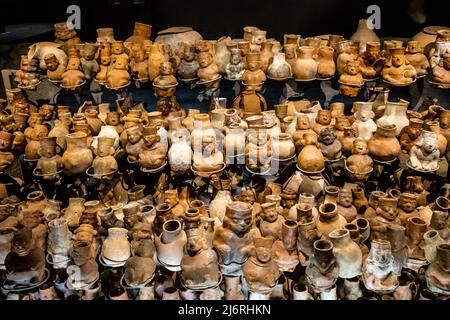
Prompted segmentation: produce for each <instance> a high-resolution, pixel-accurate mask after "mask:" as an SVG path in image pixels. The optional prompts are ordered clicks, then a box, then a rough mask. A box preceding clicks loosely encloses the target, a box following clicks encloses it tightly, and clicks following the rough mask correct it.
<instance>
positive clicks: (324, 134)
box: [319, 127, 337, 146]
mask: <svg viewBox="0 0 450 320" xmlns="http://www.w3.org/2000/svg"><path fill="white" fill-rule="evenodd" d="M336 138H337V136H336V134H335V133H334V130H333V128H331V127H326V128H323V129H322V130H321V131H320V135H319V141H320V142H322V143H323V144H325V145H327V146H328V145H331V144H332V143H333V142H334V141H335V140H336Z"/></svg>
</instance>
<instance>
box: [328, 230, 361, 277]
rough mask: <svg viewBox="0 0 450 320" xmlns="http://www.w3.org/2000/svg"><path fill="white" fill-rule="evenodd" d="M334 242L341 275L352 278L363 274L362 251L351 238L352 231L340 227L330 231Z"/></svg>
mask: <svg viewBox="0 0 450 320" xmlns="http://www.w3.org/2000/svg"><path fill="white" fill-rule="evenodd" d="M329 237H330V240H331V242H333V245H334V247H333V253H334V255H335V257H336V261H337V263H338V266H339V277H340V278H343V279H350V278H353V277H357V276H359V275H360V274H361V265H362V252H361V249H360V248H359V246H358V245H357V244H356V243H355V242H353V240H352V239H351V238H350V232H349V231H348V230H345V229H338V230H334V231H332V232H330V234H329Z"/></svg>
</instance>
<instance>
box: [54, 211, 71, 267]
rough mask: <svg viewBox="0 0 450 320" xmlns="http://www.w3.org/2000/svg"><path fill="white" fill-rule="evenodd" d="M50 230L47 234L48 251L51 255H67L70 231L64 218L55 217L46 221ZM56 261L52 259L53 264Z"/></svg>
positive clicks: (69, 244)
mask: <svg viewBox="0 0 450 320" xmlns="http://www.w3.org/2000/svg"><path fill="white" fill-rule="evenodd" d="M48 228H49V230H50V232H49V235H48V251H49V252H51V253H52V255H60V256H65V257H67V256H68V255H69V253H70V249H71V247H72V241H71V239H72V233H71V232H70V231H69V227H68V224H67V220H66V219H55V220H52V221H50V222H49V223H48ZM56 262H57V261H55V259H53V263H54V264H55V263H56Z"/></svg>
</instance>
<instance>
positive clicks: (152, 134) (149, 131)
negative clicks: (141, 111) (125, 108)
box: [142, 125, 161, 147]
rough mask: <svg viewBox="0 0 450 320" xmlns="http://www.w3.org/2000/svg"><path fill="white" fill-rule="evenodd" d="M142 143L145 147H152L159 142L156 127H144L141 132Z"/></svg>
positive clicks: (159, 138)
mask: <svg viewBox="0 0 450 320" xmlns="http://www.w3.org/2000/svg"><path fill="white" fill-rule="evenodd" d="M142 133H143V139H144V143H145V145H146V146H147V147H151V146H153V145H154V144H155V143H158V142H160V141H161V137H160V136H159V135H158V130H157V128H156V126H154V125H150V126H145V127H144V128H143V130H142Z"/></svg>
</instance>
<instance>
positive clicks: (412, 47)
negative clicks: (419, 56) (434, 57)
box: [407, 40, 422, 53]
mask: <svg viewBox="0 0 450 320" xmlns="http://www.w3.org/2000/svg"><path fill="white" fill-rule="evenodd" d="M407 51H408V53H420V52H422V47H421V45H420V43H419V41H415V40H410V41H408V44H407Z"/></svg>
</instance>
